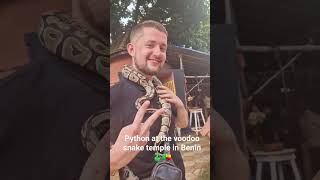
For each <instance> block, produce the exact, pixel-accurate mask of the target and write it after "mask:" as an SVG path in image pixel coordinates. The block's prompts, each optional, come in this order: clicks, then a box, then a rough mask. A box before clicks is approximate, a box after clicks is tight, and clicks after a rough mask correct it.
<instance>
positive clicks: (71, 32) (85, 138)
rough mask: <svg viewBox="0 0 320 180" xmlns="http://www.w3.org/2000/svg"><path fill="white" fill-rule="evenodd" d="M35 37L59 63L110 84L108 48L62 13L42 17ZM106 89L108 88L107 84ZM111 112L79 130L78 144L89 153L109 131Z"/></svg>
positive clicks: (100, 115) (94, 117) (105, 111)
mask: <svg viewBox="0 0 320 180" xmlns="http://www.w3.org/2000/svg"><path fill="white" fill-rule="evenodd" d="M38 36H39V39H40V42H41V44H42V45H43V46H44V47H46V48H47V49H48V50H49V51H50V52H51V53H53V54H55V55H56V56H58V57H60V58H61V59H63V60H65V61H68V62H71V63H73V64H77V65H80V66H82V67H83V68H85V69H87V70H89V71H91V72H94V73H96V74H98V75H100V76H102V77H103V78H104V79H106V80H107V81H109V56H107V53H108V52H109V46H108V43H107V40H106V39H103V38H98V37H96V36H94V35H92V34H90V33H88V31H87V30H86V29H85V28H84V27H82V26H81V25H80V24H78V23H76V22H75V21H73V20H72V18H71V16H70V15H69V14H66V13H64V12H57V11H52V12H47V13H45V14H43V15H42V16H41V19H40V29H39V32H38ZM106 85H107V84H106ZM109 119H110V111H109V110H102V111H100V112H97V113H94V114H93V115H91V117H89V119H88V120H87V121H86V122H85V123H84V125H83V126H82V129H81V141H82V143H83V145H84V147H85V148H86V149H87V150H88V151H89V152H92V151H93V150H94V148H95V146H96V145H97V144H98V142H99V140H100V139H101V138H102V136H103V135H104V134H105V133H106V132H107V131H108V129H109V121H108V120H109Z"/></svg>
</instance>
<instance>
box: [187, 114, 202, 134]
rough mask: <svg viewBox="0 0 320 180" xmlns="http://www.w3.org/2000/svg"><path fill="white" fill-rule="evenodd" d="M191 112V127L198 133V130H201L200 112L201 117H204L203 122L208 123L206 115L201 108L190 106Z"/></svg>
mask: <svg viewBox="0 0 320 180" xmlns="http://www.w3.org/2000/svg"><path fill="white" fill-rule="evenodd" d="M189 112H190V117H189V124H190V127H191V129H192V130H193V131H195V132H196V133H197V135H198V132H199V131H200V130H201V125H200V118H199V114H200V117H201V118H202V122H203V124H205V123H206V120H205V119H204V116H203V113H202V109H201V108H189ZM192 118H193V120H194V127H192Z"/></svg>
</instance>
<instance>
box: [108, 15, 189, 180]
mask: <svg viewBox="0 0 320 180" xmlns="http://www.w3.org/2000/svg"><path fill="white" fill-rule="evenodd" d="M127 50H128V53H129V55H130V56H131V57H132V68H133V69H134V70H135V71H137V72H140V73H141V74H143V75H144V76H145V77H146V78H147V79H148V80H150V79H151V78H152V77H153V76H155V75H157V73H159V71H160V70H161V68H162V67H163V65H164V63H165V61H166V50H167V31H166V29H165V28H164V27H163V25H161V24H160V23H158V22H155V21H151V20H150V21H144V22H142V23H140V24H138V25H136V26H135V27H134V28H133V29H132V31H131V34H130V43H129V44H128V45H127ZM145 94H146V92H145V90H144V88H143V87H142V86H140V85H138V84H137V83H134V82H132V81H130V80H128V79H126V78H124V77H123V76H121V77H120V82H119V83H118V84H116V85H114V86H113V87H112V88H111V92H110V98H111V100H110V108H111V114H112V117H111V124H110V126H111V129H110V140H111V143H114V142H115V140H116V139H117V137H118V135H119V132H120V130H121V129H122V128H123V127H125V126H127V125H128V124H131V123H132V121H133V119H134V115H135V113H136V112H137V109H136V107H135V101H136V100H137V98H140V97H141V96H144V95H145ZM156 94H157V95H155V97H153V99H151V100H150V107H152V108H159V107H157V105H158V99H159V98H158V97H160V98H161V99H165V100H166V101H167V102H169V103H170V104H171V107H172V109H173V110H172V113H173V115H176V117H175V116H172V117H171V124H170V129H169V133H168V134H169V136H173V132H174V126H177V127H179V128H184V127H186V126H187V124H188V123H187V119H188V114H187V111H186V109H185V107H184V105H183V103H182V101H181V100H180V99H179V98H178V97H177V96H176V95H174V94H173V92H172V91H171V90H169V88H167V87H165V86H158V88H157V90H156ZM160 126H161V120H158V121H156V122H155V123H154V125H152V126H151V128H150V138H152V137H155V136H157V135H158V133H159V131H160ZM174 144H175V142H173V141H172V142H171V143H170V145H171V147H172V146H173V145H174ZM147 145H149V146H153V145H154V142H151V141H150V142H148V143H147ZM154 153H155V152H153V151H146V150H144V151H141V152H140V153H139V154H138V155H137V156H136V157H135V158H134V159H133V160H132V161H131V162H130V163H129V164H128V168H129V169H130V170H131V171H132V172H133V174H134V175H135V176H138V177H139V178H148V177H150V175H151V172H152V168H153V167H154V165H155V164H156V162H155V161H154V159H153V155H154ZM171 154H172V159H173V161H174V163H175V165H176V166H177V167H178V168H180V169H181V170H182V172H183V179H184V178H185V177H184V165H183V161H182V158H181V155H180V153H179V152H178V151H171ZM121 173H122V171H121Z"/></svg>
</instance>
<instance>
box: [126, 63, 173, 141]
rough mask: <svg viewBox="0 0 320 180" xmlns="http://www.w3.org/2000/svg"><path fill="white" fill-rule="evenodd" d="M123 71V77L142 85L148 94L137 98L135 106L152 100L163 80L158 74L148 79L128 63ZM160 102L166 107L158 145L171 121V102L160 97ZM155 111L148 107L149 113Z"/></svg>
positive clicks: (166, 132)
mask: <svg viewBox="0 0 320 180" xmlns="http://www.w3.org/2000/svg"><path fill="white" fill-rule="evenodd" d="M121 73H122V75H123V77H125V78H126V79H129V80H130V81H132V82H135V83H137V84H138V85H140V86H142V87H143V88H144V89H145V91H146V94H145V95H144V96H142V97H139V98H138V99H137V100H136V102H135V106H136V108H137V109H139V108H140V107H141V105H142V104H143V102H145V101H146V100H151V99H152V98H153V97H154V95H155V89H156V88H157V86H160V85H162V83H161V81H160V80H159V79H158V78H157V77H156V76H153V77H152V79H151V80H148V79H147V78H146V77H145V76H144V75H143V74H141V73H140V72H138V71H136V70H134V69H133V68H132V67H130V66H127V65H125V66H124V67H123V69H122V71H121ZM159 102H160V104H161V107H162V108H163V109H164V113H162V114H161V127H160V132H159V134H158V135H157V137H156V141H155V144H156V145H159V144H160V143H161V139H163V137H166V136H167V134H168V131H169V128H170V123H171V105H170V103H168V102H166V100H164V99H162V98H160V97H159ZM154 111H155V109H148V112H149V113H152V112H154Z"/></svg>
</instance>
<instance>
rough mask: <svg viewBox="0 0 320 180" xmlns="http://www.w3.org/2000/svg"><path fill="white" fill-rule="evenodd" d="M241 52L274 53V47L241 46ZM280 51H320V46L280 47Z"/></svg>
mask: <svg viewBox="0 0 320 180" xmlns="http://www.w3.org/2000/svg"><path fill="white" fill-rule="evenodd" d="M239 48H240V50H242V51H243V52H272V51H274V47H271V46H240V47H239ZM277 48H279V50H280V51H303V52H310V51H320V45H296V46H291V45H284V46H278V47H277Z"/></svg>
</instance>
